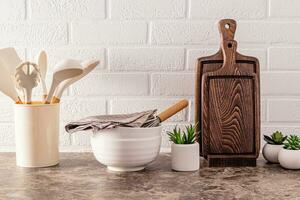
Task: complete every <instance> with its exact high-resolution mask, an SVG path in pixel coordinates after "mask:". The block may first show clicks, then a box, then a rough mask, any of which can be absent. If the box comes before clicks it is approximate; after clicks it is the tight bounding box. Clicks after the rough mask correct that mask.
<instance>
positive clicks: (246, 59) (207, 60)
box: [195, 19, 260, 156]
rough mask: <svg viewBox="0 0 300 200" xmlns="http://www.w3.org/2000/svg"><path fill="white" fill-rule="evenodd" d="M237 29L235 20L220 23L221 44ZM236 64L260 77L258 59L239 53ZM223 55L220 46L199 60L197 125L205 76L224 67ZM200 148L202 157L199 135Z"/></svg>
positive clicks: (232, 36) (196, 90)
mask: <svg viewBox="0 0 300 200" xmlns="http://www.w3.org/2000/svg"><path fill="white" fill-rule="evenodd" d="M236 28H237V24H236V21H235V20H233V19H223V20H221V21H219V23H218V29H219V33H220V39H221V44H222V41H224V40H233V39H234V35H235V31H236ZM235 56H236V63H237V64H239V65H240V67H242V68H244V69H245V70H247V71H248V72H249V73H250V72H252V73H255V74H257V75H258V78H259V77H260V75H259V63H258V60H257V58H254V57H250V56H245V55H242V54H240V53H238V52H236V55H235ZM223 61H224V60H223V53H222V48H221V45H220V49H219V51H218V52H217V53H215V54H214V55H211V56H206V57H201V58H199V59H198V60H197V64H196V83H195V123H196V124H199V125H200V124H201V122H202V118H201V105H202V100H201V94H202V78H203V74H205V73H207V72H213V71H216V70H218V69H220V68H221V67H222V64H223ZM196 129H197V130H196V131H197V132H198V131H200V132H201V126H197V127H196ZM198 142H199V144H200V145H199V146H200V155H201V156H202V155H203V153H202V134H200V135H199V138H198Z"/></svg>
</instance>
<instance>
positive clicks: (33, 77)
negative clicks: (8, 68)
mask: <svg viewBox="0 0 300 200" xmlns="http://www.w3.org/2000/svg"><path fill="white" fill-rule="evenodd" d="M40 77H41V76H40V72H39V70H38V67H37V65H36V64H34V63H30V62H23V63H21V64H20V66H18V67H17V68H16V74H15V79H16V84H17V86H18V87H19V88H23V89H24V91H25V104H31V96H32V89H33V88H34V87H36V86H37V85H38V82H39V81H40Z"/></svg>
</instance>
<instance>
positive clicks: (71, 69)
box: [44, 59, 83, 104]
mask: <svg viewBox="0 0 300 200" xmlns="http://www.w3.org/2000/svg"><path fill="white" fill-rule="evenodd" d="M82 73H83V69H82V66H81V65H80V63H79V62H78V61H76V60H70V59H68V60H63V61H62V62H60V63H59V64H58V65H57V66H56V69H55V70H54V73H53V80H52V84H51V87H50V90H49V93H48V95H47V98H46V100H45V101H44V103H45V104H49V103H50V102H51V99H52V97H53V94H54V91H55V90H56V88H57V87H58V86H59V84H60V83H61V82H63V81H64V80H67V79H69V78H73V77H75V76H78V75H80V74H82Z"/></svg>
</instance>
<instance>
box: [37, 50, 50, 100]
mask: <svg viewBox="0 0 300 200" xmlns="http://www.w3.org/2000/svg"><path fill="white" fill-rule="evenodd" d="M37 63H38V66H39V70H40V73H41V83H42V87H43V100H45V99H46V97H47V93H48V92H47V86H46V83H45V78H46V74H47V67H48V66H47V54H46V52H45V51H41V52H40V53H39V57H38V62H37Z"/></svg>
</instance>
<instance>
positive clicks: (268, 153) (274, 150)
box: [262, 143, 283, 163]
mask: <svg viewBox="0 0 300 200" xmlns="http://www.w3.org/2000/svg"><path fill="white" fill-rule="evenodd" d="M282 148H283V145H276V144H268V143H266V144H265V145H264V147H263V150H262V154H263V156H264V158H265V159H266V160H267V161H268V162H270V163H279V161H278V153H279V151H280V150H281V149H282Z"/></svg>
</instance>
